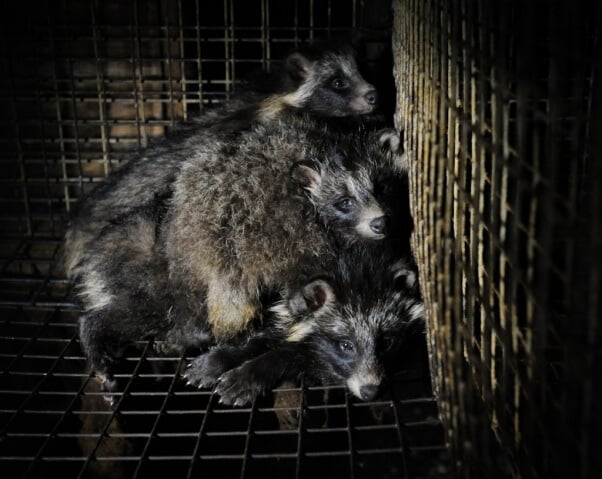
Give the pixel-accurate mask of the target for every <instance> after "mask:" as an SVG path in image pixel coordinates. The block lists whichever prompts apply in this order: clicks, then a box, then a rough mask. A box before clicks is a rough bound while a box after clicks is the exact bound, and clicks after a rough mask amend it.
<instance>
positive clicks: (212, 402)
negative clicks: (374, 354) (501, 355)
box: [0, 0, 451, 478]
mask: <svg viewBox="0 0 602 479" xmlns="http://www.w3.org/2000/svg"><path fill="white" fill-rule="evenodd" d="M1 9H2V12H1V15H0V18H1V19H0V22H1V24H0V28H1V31H0V48H1V49H2V51H1V54H0V55H1V62H2V72H3V74H2V75H0V108H1V111H2V112H3V115H2V117H1V118H0V122H1V123H2V128H1V133H0V143H1V146H0V164H1V168H2V175H1V179H0V181H1V182H2V188H1V190H0V205H1V206H0V213H1V216H0V227H1V232H0V252H1V254H2V274H1V275H0V284H1V295H2V296H1V300H0V308H1V315H0V365H1V368H2V376H1V379H0V402H1V405H0V470H2V475H3V477H56V476H57V475H60V476H61V477H104V476H110V477H113V478H119V477H158V476H161V477H164V476H165V475H166V474H169V475H171V476H172V477H193V476H198V475H201V476H203V475H205V476H209V477H211V476H213V475H215V476H218V475H219V477H241V478H242V477H247V478H250V477H259V476H261V477H310V476H311V475H312V474H314V475H317V477H324V476H325V475H327V476H328V477H333V478H336V477H345V478H348V477H396V478H397V477H448V475H449V471H450V467H451V466H450V464H451V462H450V457H449V453H448V449H447V448H446V446H445V443H444V436H443V429H442V426H441V423H440V421H439V419H438V408H437V402H436V400H435V398H434V396H433V393H432V389H431V383H430V373H429V367H428V362H427V356H426V353H425V351H426V346H425V344H420V342H419V341H418V343H417V344H415V345H409V347H408V350H407V352H406V355H407V357H406V358H405V359H404V360H403V361H402V362H401V363H400V369H399V372H398V373H397V374H396V376H395V377H393V378H392V380H391V381H390V384H389V387H388V389H387V390H386V391H384V393H383V395H382V396H381V397H379V398H378V400H375V401H373V402H369V403H358V402H354V401H352V400H351V399H350V398H349V396H348V395H347V394H346V393H345V390H344V388H343V387H324V388H306V387H302V388H295V387H292V386H290V385H289V386H287V385H286V384H285V385H283V386H282V387H281V388H280V389H279V393H278V394H277V395H274V396H269V397H266V398H264V399H262V400H258V401H257V402H255V403H254V404H253V405H252V406H250V407H248V408H228V407H225V406H222V405H220V404H218V400H217V399H218V398H216V397H215V396H214V395H213V394H212V392H211V391H206V390H200V391H199V390H196V389H191V388H189V387H186V386H185V385H184V382H183V381H182V380H181V379H180V376H179V374H178V373H179V371H180V370H181V368H182V366H183V365H185V364H186V363H187V361H188V360H189V359H191V358H186V357H165V356H157V355H156V354H155V353H154V352H153V348H152V347H151V346H150V345H149V343H146V342H141V343H140V344H137V345H136V347H132V348H130V349H129V350H128V351H127V352H126V355H125V357H124V360H123V365H122V369H121V370H120V371H119V374H118V375H117V380H118V381H119V384H120V389H119V392H117V393H110V394H109V393H106V392H101V391H100V390H99V388H98V385H97V383H96V382H95V381H94V379H93V377H92V374H91V373H90V371H89V370H88V369H87V367H86V360H85V357H84V356H83V354H82V352H81V349H80V346H79V339H78V334H77V316H78V308H77V305H76V304H74V303H73V302H72V299H71V294H70V287H71V285H70V284H69V282H68V281H67V279H66V278H64V277H63V276H61V273H60V272H59V270H58V269H57V255H58V251H59V249H60V246H61V243H62V236H63V233H64V231H65V227H66V222H67V218H68V215H69V213H70V212H71V211H72V210H73V208H74V207H75V206H76V204H77V202H78V201H79V200H80V199H81V198H82V196H83V195H85V194H86V193H87V192H89V191H90V190H91V189H92V188H94V187H95V186H96V185H97V184H99V183H100V182H102V181H103V180H104V178H105V177H106V175H107V174H108V173H109V172H111V171H113V170H115V169H117V168H119V167H120V165H121V164H123V163H124V162H126V161H127V160H128V158H130V156H131V154H132V152H134V151H137V150H138V149H140V148H143V147H144V146H145V145H146V144H147V142H148V140H149V138H151V137H156V136H162V135H164V134H165V132H166V130H168V129H169V127H170V126H172V125H174V124H175V123H176V122H178V121H180V120H186V119H188V118H190V117H191V116H193V115H195V114H197V113H199V112H201V111H202V110H203V109H204V108H206V107H211V106H212V105H214V104H219V103H221V102H223V101H224V100H227V99H228V98H229V96H230V94H231V93H232V91H233V89H234V88H235V87H236V85H237V83H238V81H239V80H240V79H241V78H242V77H244V75H245V74H247V73H249V72H251V71H254V70H256V69H257V68H263V69H264V70H267V69H269V68H270V66H271V65H272V63H273V62H274V61H277V60H278V59H280V58H282V56H283V55H284V54H285V53H286V52H287V51H288V50H290V49H291V48H292V47H294V46H296V45H298V44H299V43H301V42H305V41H308V40H312V39H314V38H318V37H325V36H330V35H334V34H341V33H354V32H355V33H358V32H359V33H361V34H362V35H363V37H364V40H365V45H366V56H367V58H368V60H369V65H370V64H371V65H372V70H371V71H373V72H378V71H379V70H378V69H379V68H380V67H381V66H382V62H381V60H382V59H383V58H384V59H385V60H387V58H388V60H387V61H388V62H389V63H385V67H384V68H385V70H384V71H386V74H387V75H388V76H390V77H391V79H390V80H391V83H392V81H393V79H392V76H391V60H390V56H389V57H387V54H389V55H390V30H391V22H392V11H391V9H390V3H389V2H388V1H387V2H382V1H379V2H373V3H371V4H370V5H367V4H364V2H363V1H360V0H324V1H318V0H295V1H291V2H278V1H274V0H271V1H270V0H245V1H244V2H242V1H240V2H239V1H234V0H212V1H205V0H203V1H200V0H152V1H151V0H148V1H144V0H131V1H120V0H106V1H97V0H91V1H74V0H73V1H71V0H63V1H60V2H51V1H48V2H45V3H41V4H40V3H39V2H27V1H25V2H10V3H8V2H7V3H3V4H2V6H1ZM378 78H379V75H377V76H376V79H375V82H378Z"/></svg>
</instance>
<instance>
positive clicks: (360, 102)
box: [349, 95, 376, 115]
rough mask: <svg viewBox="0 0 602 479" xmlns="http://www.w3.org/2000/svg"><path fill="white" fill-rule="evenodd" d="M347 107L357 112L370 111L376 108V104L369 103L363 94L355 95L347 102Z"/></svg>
mask: <svg viewBox="0 0 602 479" xmlns="http://www.w3.org/2000/svg"><path fill="white" fill-rule="evenodd" d="M349 107H350V108H351V109H352V110H353V111H355V112H356V113H359V114H362V115H363V114H365V113H371V112H373V111H374V109H375V108H376V105H371V104H370V103H368V101H367V100H366V99H365V98H364V95H361V96H360V95H357V96H355V97H354V98H353V100H351V101H350V102H349Z"/></svg>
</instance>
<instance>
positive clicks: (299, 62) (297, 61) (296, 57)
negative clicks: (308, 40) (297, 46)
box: [284, 52, 314, 81]
mask: <svg viewBox="0 0 602 479" xmlns="http://www.w3.org/2000/svg"><path fill="white" fill-rule="evenodd" d="M313 63H314V62H313V61H312V60H310V59H309V58H307V57H306V56H305V55H303V53H301V52H293V53H291V54H290V55H289V56H288V57H286V60H285V62H284V65H285V68H286V71H287V73H288V74H289V75H290V77H291V78H292V79H293V80H301V81H303V80H305V79H306V78H307V75H309V72H310V71H311V67H312V65H313Z"/></svg>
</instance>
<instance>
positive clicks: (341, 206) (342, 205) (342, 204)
mask: <svg viewBox="0 0 602 479" xmlns="http://www.w3.org/2000/svg"><path fill="white" fill-rule="evenodd" d="M334 206H335V208H336V209H337V210H339V211H342V212H343V213H349V212H350V211H351V210H353V208H354V207H355V200H354V199H353V198H343V199H342V200H341V201H339V202H337V203H336V204H335V205H334Z"/></svg>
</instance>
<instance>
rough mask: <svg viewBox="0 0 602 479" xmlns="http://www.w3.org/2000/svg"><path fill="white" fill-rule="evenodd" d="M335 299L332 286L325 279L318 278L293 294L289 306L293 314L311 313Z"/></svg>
mask: <svg viewBox="0 0 602 479" xmlns="http://www.w3.org/2000/svg"><path fill="white" fill-rule="evenodd" d="M335 300H336V296H335V294H334V291H333V290H332V287H331V286H330V285H329V284H328V283H327V282H326V281H324V280H323V279H316V280H314V281H312V282H311V283H308V284H306V285H305V286H303V288H301V289H300V290H298V291H296V292H295V294H293V296H292V297H291V298H290V299H289V308H290V310H291V312H292V313H293V314H303V313H310V312H314V311H317V310H318V309H320V308H322V307H324V306H326V305H328V304H330V303H333V302H334V301H335Z"/></svg>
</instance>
